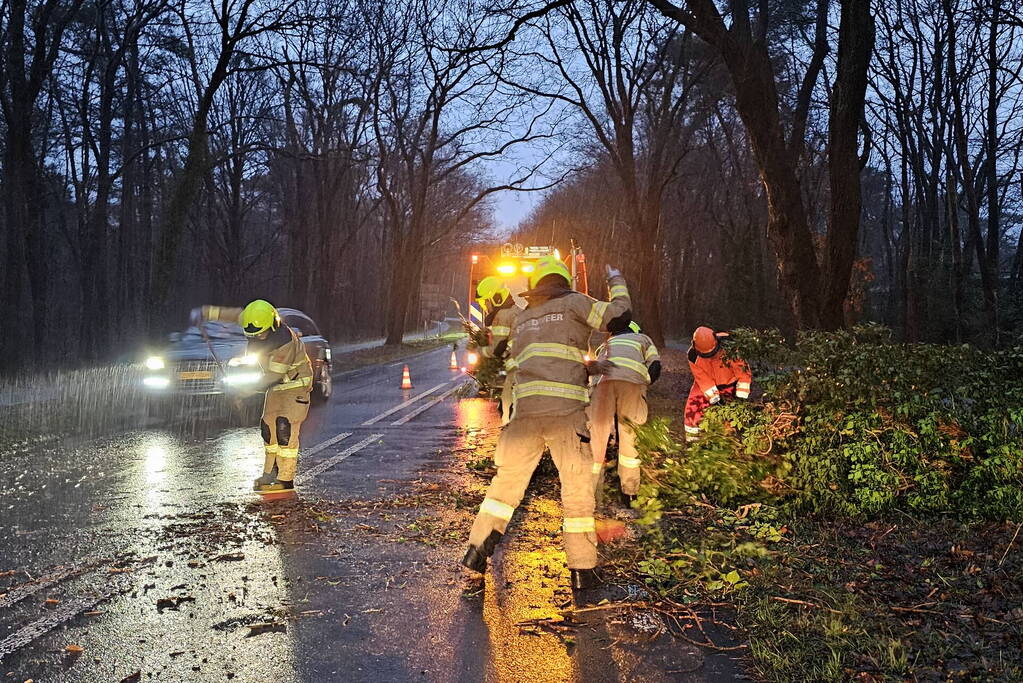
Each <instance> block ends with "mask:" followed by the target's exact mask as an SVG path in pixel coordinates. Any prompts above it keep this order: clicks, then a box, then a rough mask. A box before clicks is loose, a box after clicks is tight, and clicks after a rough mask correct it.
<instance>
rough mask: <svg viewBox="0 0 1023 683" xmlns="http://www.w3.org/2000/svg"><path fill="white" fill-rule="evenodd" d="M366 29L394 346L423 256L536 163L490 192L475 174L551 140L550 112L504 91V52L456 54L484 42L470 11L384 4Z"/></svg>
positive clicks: (520, 184)
mask: <svg viewBox="0 0 1023 683" xmlns="http://www.w3.org/2000/svg"><path fill="white" fill-rule="evenodd" d="M367 24H369V25H370V26H372V32H373V38H372V40H373V57H374V59H375V64H376V68H377V69H378V71H377V72H376V74H377V75H375V76H374V77H373V79H372V99H373V108H372V110H373V130H374V134H375V138H376V145H377V156H378V160H377V163H376V186H377V191H378V192H379V193H380V196H381V199H382V211H383V215H384V218H385V231H386V232H385V235H386V238H385V240H386V244H387V250H388V251H387V253H388V262H387V267H388V269H389V271H390V273H391V277H390V288H389V293H388V306H389V311H388V322H387V343H389V344H398V343H400V342H401V339H402V336H403V334H404V332H405V327H406V324H407V322H408V313H409V308H410V305H411V303H412V302H413V301H414V300H415V299H416V298H417V296H418V290H419V285H420V282H421V279H422V275H423V268H424V254H425V253H426V250H427V249H428V248H430V247H431V246H432V245H435V244H437V243H438V242H439V241H440V240H442V239H443V238H444V237H445V236H447V235H450V234H452V233H453V232H455V231H456V230H459V229H460V228H461V227H462V226H463V222H464V221H465V220H466V219H467V218H469V217H470V216H472V215H474V213H475V212H476V211H477V210H478V208H479V207H480V205H481V203H483V202H485V200H486V199H487V198H488V197H490V196H491V195H493V194H494V193H496V192H500V191H503V190H521V189H525V187H526V186H525V184H526V183H528V182H530V179H531V178H532V177H533V176H534V173H535V170H536V168H537V167H538V166H539V165H540V164H541V163H542V160H541V161H540V162H537V163H536V164H533V165H531V166H528V167H526V168H523V169H522V170H521V172H520V173H518V174H516V177H513V178H511V179H510V180H508V181H507V182H498V183H494V184H490V183H488V182H486V181H484V180H483V179H482V177H481V173H480V171H481V169H482V167H483V166H484V165H485V164H486V162H488V161H492V160H495V159H502V158H506V157H509V156H510V155H512V154H513V153H514V151H515V148H516V147H517V146H519V145H523V144H526V143H531V142H540V141H543V140H547V139H550V138H551V137H552V134H551V132H550V131H549V129H548V128H546V127H545V125H544V121H545V116H546V115H547V113H548V111H549V109H550V107H547V108H541V109H540V110H539V111H538V110H537V109H536V107H535V106H533V105H532V104H531V103H530V101H529V99H530V98H529V96H528V95H527V94H525V93H523V92H510V91H508V89H506V88H502V87H501V85H500V79H499V77H498V75H499V74H500V73H502V70H503V69H504V68H507V60H508V59H509V57H508V55H507V54H505V53H503V52H500V51H499V52H494V53H491V52H489V51H476V50H466V49H459V48H464V47H466V46H472V45H480V44H485V43H486V42H487V39H488V38H489V37H490V36H489V35H488V34H487V33H486V31H487V27H488V22H487V21H486V17H485V15H484V14H483V13H481V12H478V11H477V10H475V9H474V8H472V7H468V8H461V7H458V6H456V4H455V3H446V2H443V3H442V2H429V1H427V0H418V1H417V2H414V3H412V5H411V7H406V8H395V7H383V6H381V7H379V8H377V9H375V10H373V11H372V12H371V13H370V15H369V16H367ZM530 189H536V188H535V187H534V188H530Z"/></svg>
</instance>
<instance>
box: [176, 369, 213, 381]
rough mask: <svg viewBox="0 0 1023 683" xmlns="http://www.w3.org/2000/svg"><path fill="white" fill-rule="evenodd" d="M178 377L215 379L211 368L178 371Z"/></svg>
mask: <svg viewBox="0 0 1023 683" xmlns="http://www.w3.org/2000/svg"><path fill="white" fill-rule="evenodd" d="M178 379H213V373H212V372H210V371H209V370H193V371H192V372H180V373H178Z"/></svg>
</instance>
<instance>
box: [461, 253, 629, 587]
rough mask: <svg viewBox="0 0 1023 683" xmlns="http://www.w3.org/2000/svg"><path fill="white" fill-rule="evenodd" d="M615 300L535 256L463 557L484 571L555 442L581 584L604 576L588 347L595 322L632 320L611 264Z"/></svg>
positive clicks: (572, 562) (568, 537)
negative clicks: (581, 286) (507, 408)
mask: <svg viewBox="0 0 1023 683" xmlns="http://www.w3.org/2000/svg"><path fill="white" fill-rule="evenodd" d="M607 275H608V286H609V288H610V289H609V291H610V299H611V301H609V302H608V301H596V300H594V299H592V298H590V297H589V296H587V295H585V294H583V293H581V292H576V291H574V290H572V289H571V275H570V274H569V271H568V267H567V266H566V265H565V264H564V263H562V262H561V260H560V259H558V258H555V257H553V256H546V257H544V258H541V259H539V260H538V261H537V263H536V266H535V269H534V271H533V273H532V275H531V276H530V278H529V286H530V290H529V291H527V292H525V293H524V294H523V296H524V297H525V299H526V301H527V302H528V305H527V306H526V308H525V309H524V310H522V311H520V312H519V313H518V315H517V317H516V319H515V324H514V326H513V327H512V331H511V335H510V337H509V345H510V346H511V358H510V359H509V361H508V364H509V366H510V367H511V368H512V369H513V371H514V372H515V373H516V379H515V386H514V389H513V391H512V402H513V406H512V414H511V421H510V422H509V423H508V425H507V426H505V427H504V430H503V431H502V432H501V436H500V438H499V439H498V441H497V450H496V452H495V453H494V464H495V465H496V467H497V474H496V475H495V476H494V479H493V481H491V482H490V487H489V488H488V489H487V494H486V498H484V500H483V503H482V505H480V510H479V514H477V516H476V520H475V522H474V523H473V526H472V531H471V532H470V534H469V548H468V551H467V552H466V553H465V557H464V558H462V565H463V566H465V567H466V568H467V569H469V570H470V571H471V572H473V578H478V577H479V576H480V575H482V574H483V572H485V571H486V568H487V558H489V557H490V556H491V555H492V554H493V552H494V548H495V546H496V545H497V543H498V542H499V541H500V540H501V538H502V536H503V534H504V531H505V529H506V528H507V526H508V522H509V520H511V518H512V514H513V513H514V512H515V508H516V506H518V504H519V502H520V501H521V500H522V496H523V494H524V493H525V491H526V486H527V485H528V484H529V480H530V477H531V476H532V474H533V470H534V469H536V466H537V464H538V463H539V462H540V457H541V456H542V455H543V452H544V447H547V448H549V449H550V452H551V457H552V459H553V460H554V464H555V466H556V467H557V468H558V475H559V478H560V480H561V504H562V508H563V514H564V525H563V532H564V534H563V537H562V538H563V541H564V545H565V554H566V555H567V559H568V567H569V570H570V573H571V577H572V578H571V581H572V588H573V589H584V588H590V587H593V586H596V585H597V584H598V583H599V579H598V576H597V573H596V571H595V567H596V565H597V538H596V527H595V523H594V519H593V508H594V496H593V476H592V474H591V472H592V463H593V453H592V451H591V449H590V436H589V429H588V427H587V419H586V405H587V404H588V403H589V392H588V391H587V383H588V375H589V372H590V370H589V368H588V365H587V362H586V359H585V356H584V352H585V351H586V349H587V342H588V340H589V336H590V332H591V330H606V329H607V326H608V324H609V323H611V324H614V323H613V322H612V321H614V320H616V319H624V320H626V321H627V320H628V319H629V315H630V308H631V302H630V300H629V290H628V288H627V287H626V286H625V280H624V279H623V278H622V276H621V273H619V272H618V271H617V270H615V269H613V268H611V267H610V266H609V267H608V272H607Z"/></svg>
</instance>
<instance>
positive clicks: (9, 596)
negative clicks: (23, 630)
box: [0, 560, 98, 609]
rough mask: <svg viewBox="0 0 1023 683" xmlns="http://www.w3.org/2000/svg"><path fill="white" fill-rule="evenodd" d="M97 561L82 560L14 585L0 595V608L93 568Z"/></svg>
mask: <svg viewBox="0 0 1023 683" xmlns="http://www.w3.org/2000/svg"><path fill="white" fill-rule="evenodd" d="M97 564H98V563H97V562H96V560H84V561H82V562H78V563H76V564H73V565H68V566H64V567H61V568H59V569H56V570H54V571H52V572H50V573H49V574H46V575H45V576H40V577H39V578H38V579H36V580H35V581H30V582H28V583H23V584H21V585H20V586H15V587H14V588H12V589H11V590H10V591H8V592H7V593H6V594H4V595H2V596H0V609H5V608H7V607H10V606H11V605H16V604H17V603H19V602H21V601H22V600H24V599H25V598H27V597H28V596H30V595H32V594H33V593H37V592H39V591H40V590H42V589H43V588H48V587H49V586H52V585H53V584H55V583H58V582H60V581H63V580H64V579H66V578H68V577H70V576H76V575H78V574H81V573H82V572H84V571H86V570H87V569H93V568H95V566H96V565H97Z"/></svg>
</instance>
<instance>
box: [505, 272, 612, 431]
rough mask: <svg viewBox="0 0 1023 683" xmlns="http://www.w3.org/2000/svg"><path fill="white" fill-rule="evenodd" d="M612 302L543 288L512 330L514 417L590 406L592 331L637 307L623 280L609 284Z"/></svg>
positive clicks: (510, 363)
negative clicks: (588, 364)
mask: <svg viewBox="0 0 1023 683" xmlns="http://www.w3.org/2000/svg"><path fill="white" fill-rule="evenodd" d="M608 284H609V286H610V296H611V300H610V301H597V300H596V299H594V298H592V297H589V296H587V295H585V294H583V293H581V292H576V291H573V290H571V289H568V288H546V289H544V288H537V289H534V290H531V291H529V292H526V293H525V294H524V296H525V297H526V300H527V301H529V305H528V306H527V307H526V308H525V310H523V311H520V312H519V314H518V316H517V317H516V318H515V324H514V325H513V327H512V333H511V338H510V339H509V348H510V353H511V356H510V358H509V359H508V362H507V367H508V368H509V370H510V371H514V372H515V387H514V389H513V391H512V400H513V412H512V419H513V420H514V419H516V418H520V417H535V416H547V417H552V416H558V415H568V414H570V413H572V412H574V411H577V410H581V409H583V408H585V407H586V405H587V404H588V403H589V402H590V398H589V391H588V388H587V383H588V375H587V372H586V360H585V353H586V350H587V348H588V343H589V337H590V332H591V331H592V330H601V331H606V330H607V324H608V323H609V322H610V321H612V320H614V319H615V318H617V317H619V316H621V315H623V314H624V313H627V312H628V311H629V310H630V309H631V308H632V301H631V300H630V299H629V289H628V287H626V285H625V279H624V278H622V277H621V276H617V277H614V278H612V279H611V280H610V281H609V283H608Z"/></svg>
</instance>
